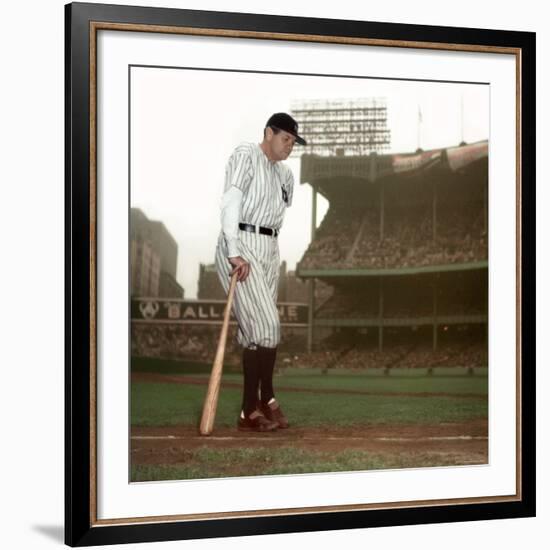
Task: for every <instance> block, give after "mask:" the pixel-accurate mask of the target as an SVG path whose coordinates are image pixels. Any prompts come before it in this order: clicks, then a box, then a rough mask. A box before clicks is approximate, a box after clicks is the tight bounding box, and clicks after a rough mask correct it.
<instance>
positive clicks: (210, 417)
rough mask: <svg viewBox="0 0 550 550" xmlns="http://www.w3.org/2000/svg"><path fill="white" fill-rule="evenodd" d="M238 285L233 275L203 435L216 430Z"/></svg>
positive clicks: (202, 428)
mask: <svg viewBox="0 0 550 550" xmlns="http://www.w3.org/2000/svg"><path fill="white" fill-rule="evenodd" d="M236 283H237V273H233V276H232V277H231V285H230V286H229V293H228V295H227V304H226V305H225V310H224V312H223V325H222V330H221V333H220V341H219V342H218V349H217V350H216V357H215V358H214V364H213V365H212V372H211V373H210V381H209V382H208V390H207V392H206V397H205V398H204V405H203V408H202V417H201V424H200V427H199V432H200V434H201V435H210V434H211V433H212V430H213V428H214V419H215V418H216V409H217V408H218V395H219V393H220V383H221V378H222V369H223V357H224V355H225V344H226V341H227V332H228V329H229V315H230V313H231V305H232V304H233V295H234V294H235V285H236Z"/></svg>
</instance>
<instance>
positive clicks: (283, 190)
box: [281, 187, 288, 203]
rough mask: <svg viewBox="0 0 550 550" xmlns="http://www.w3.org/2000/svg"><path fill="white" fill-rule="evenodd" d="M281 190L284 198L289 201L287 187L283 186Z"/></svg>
mask: <svg viewBox="0 0 550 550" xmlns="http://www.w3.org/2000/svg"><path fill="white" fill-rule="evenodd" d="M281 190H282V192H283V200H284V201H285V202H286V203H288V193H287V192H286V189H285V188H284V187H281Z"/></svg>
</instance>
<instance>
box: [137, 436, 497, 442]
mask: <svg viewBox="0 0 550 550" xmlns="http://www.w3.org/2000/svg"><path fill="white" fill-rule="evenodd" d="M132 439H135V440H161V441H162V440H167V439H168V440H177V439H186V440H201V441H242V440H243V439H249V440H250V439H253V440H257V441H268V440H269V436H267V437H266V436H259V437H255V436H223V437H222V436H211V435H210V436H207V437H203V436H201V437H199V436H191V437H189V436H181V435H134V436H132ZM487 439H488V438H487V437H486V436H473V435H455V436H445V437H443V436H441V437H323V438H320V437H300V438H299V439H296V441H320V440H323V441H385V442H405V441H474V440H487ZM273 441H277V439H276V438H273Z"/></svg>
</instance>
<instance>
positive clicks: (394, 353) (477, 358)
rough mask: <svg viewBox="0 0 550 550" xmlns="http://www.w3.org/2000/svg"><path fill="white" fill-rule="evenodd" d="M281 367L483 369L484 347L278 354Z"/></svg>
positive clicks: (350, 350) (462, 345) (401, 347)
mask: <svg viewBox="0 0 550 550" xmlns="http://www.w3.org/2000/svg"><path fill="white" fill-rule="evenodd" d="M280 358H281V359H282V360H283V365H284V366H291V367H296V368H317V369H327V370H328V369H359V370H361V369H377V368H380V369H392V368H409V369H415V368H436V367H486V366H487V365H488V355H487V346H486V345H483V344H481V343H480V344H471V345H466V344H454V345H446V346H441V347H440V348H439V349H437V350H433V349H432V348H431V347H427V346H422V347H418V348H413V349H411V347H410V346H404V345H401V346H399V345H394V346H387V347H386V348H384V349H383V350H382V351H379V350H378V348H377V347H371V348H356V347H353V348H351V349H347V350H341V351H336V350H322V351H315V352H312V353H309V354H308V353H301V354H291V353H284V352H283V353H282V354H281V357H280Z"/></svg>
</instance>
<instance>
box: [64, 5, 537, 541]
mask: <svg viewBox="0 0 550 550" xmlns="http://www.w3.org/2000/svg"><path fill="white" fill-rule="evenodd" d="M65 29H66V35H65V71H66V72H65V281H66V282H65V542H66V544H68V545H70V546H90V545H102V544H116V543H131V542H151V541H164V540H166V541H168V540H184V539H196V538H207V537H229V536H243V535H254V534H274V533H290V532H307V531H319V530H335V529H351V528H362V527H375V526H392V525H410V524H420V523H440V522H449V521H452V522H456V521H472V520H482V519H497V518H515V517H531V516H534V515H535V496H536V490H535V484H536V482H535V409H536V402H535V370H534V368H532V366H533V365H534V364H535V330H534V328H535V284H534V282H535V183H534V182H535V120H536V119H535V34H534V33H528V32H517V31H496V30H486V29H470V28H453V27H430V26H420V25H404V24H392V23H378V22H366V21H344V20H328V19H313V18H311V19H310V18H300V17H286V16H266V15H257V14H238V13H222V12H204V11H194V10H179V9H165V8H147V7H129V6H115V5H101V4H85V3H72V4H68V5H67V6H66V8H65ZM106 30H107V31H109V32H112V33H120V34H124V33H131V32H135V33H142V34H140V36H147V35H149V34H155V35H156V36H168V35H174V36H178V35H182V36H194V37H212V38H223V39H226V40H242V39H245V43H246V45H245V48H248V49H250V50H251V51H252V50H254V48H255V45H256V44H258V41H273V42H274V43H278V42H280V43H283V44H294V43H295V44H298V45H310V46H313V47H314V46H315V45H321V44H330V45H332V44H337V45H345V46H348V47H353V48H368V47H371V48H381V49H384V48H393V49H397V51H400V49H401V51H403V52H407V51H409V50H411V51H412V50H414V51H420V52H421V51H436V52H472V53H478V52H479V53H483V54H486V55H490V56H501V55H509V56H513V57H514V59H515V67H516V72H515V80H514V83H513V85H514V89H513V95H514V97H515V99H516V107H515V112H514V113H513V116H514V119H515V122H516V131H515V135H514V136H512V139H513V141H514V143H515V149H514V150H515V153H516V161H515V173H514V174H513V178H514V181H515V197H514V202H515V215H516V223H515V224H514V227H515V242H513V243H512V242H509V243H507V244H508V247H510V248H511V249H515V252H516V262H515V264H516V265H515V274H514V275H515V281H516V289H515V290H516V293H515V296H513V297H512V298H510V299H512V300H513V302H514V304H515V319H513V320H511V322H512V323H513V329H514V332H515V335H516V344H515V354H513V355H512V356H510V357H508V362H509V363H510V365H511V368H513V371H514V372H515V382H516V384H515V388H514V403H515V409H514V411H511V412H512V413H513V416H515V427H516V433H515V435H516V438H515V445H514V447H513V453H514V455H513V457H512V458H513V460H512V461H511V462H513V463H514V465H515V491H513V492H512V493H513V494H512V493H507V494H504V495H503V494H498V495H495V494H493V495H487V496H469V497H468V496H466V497H464V496H463V497H460V498H444V497H443V498H441V497H440V498H427V499H417V500H407V499H402V500H399V499H393V500H392V501H391V502H383V501H382V502H369V503H357V502H354V503H351V504H349V505H345V504H328V505H327V504H326V503H324V502H323V503H321V502H319V505H312V506H298V507H292V506H290V505H289V506H286V507H285V506H281V507H278V508H277V507H276V508H270V509H248V510H246V511H242V510H241V511H235V512H231V511H227V510H222V511H216V510H213V511H211V512H208V513H205V512H204V511H202V510H197V512H196V513H189V512H186V513H181V514H173V515H166V514H163V513H158V514H155V513H152V514H148V515H147V516H144V517H137V516H120V517H116V518H100V517H98V501H99V499H100V498H103V497H102V495H101V494H99V491H100V489H99V487H100V485H99V483H98V463H100V462H102V461H103V458H102V457H101V456H100V450H99V449H98V419H99V418H100V417H102V416H103V415H104V411H102V410H101V408H102V403H104V400H103V396H102V392H104V391H105V389H106V388H105V386H102V385H101V384H98V369H97V365H98V361H100V360H101V357H102V355H103V353H104V350H102V349H101V341H100V340H98V319H99V317H100V316H101V315H104V314H105V312H103V311H102V310H103V309H105V308H107V307H112V306H110V305H109V304H107V303H106V302H105V298H104V296H102V289H101V281H100V280H99V279H98V251H99V247H101V246H102V245H103V244H102V243H104V242H105V241H104V240H103V239H104V235H98V212H99V205H100V204H101V202H102V201H103V200H104V199H103V197H101V196H99V195H98V178H100V177H101V175H100V173H99V172H98V169H97V168H98V136H99V133H98V132H99V130H100V128H98V110H97V106H98V97H100V96H101V94H102V90H101V82H98V80H97V68H98V63H100V62H103V61H104V57H101V56H103V55H105V52H100V51H98V48H97V44H98V42H97V37H98V33H100V32H102V31H106ZM137 39H139V36H138V38H137ZM136 57H139V56H138V55H136ZM134 62H135V63H139V62H140V60H139V59H136V60H135V61H134ZM508 114H509V115H510V113H508ZM491 391H492V392H493V394H492V397H493V398H494V395H495V394H494V392H495V391H496V392H498V391H499V388H498V387H496V386H495V384H493V385H492V386H491ZM125 413H126V411H124V412H123V413H122V414H125ZM123 481H124V482H126V480H123Z"/></svg>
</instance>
